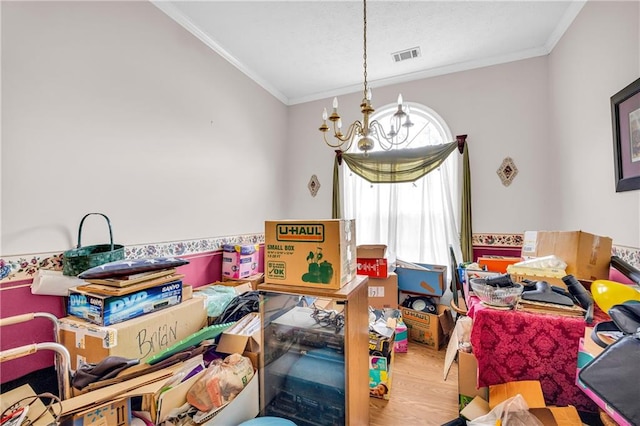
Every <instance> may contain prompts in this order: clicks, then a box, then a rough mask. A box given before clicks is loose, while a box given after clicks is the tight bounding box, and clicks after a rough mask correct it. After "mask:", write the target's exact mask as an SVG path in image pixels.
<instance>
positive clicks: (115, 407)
mask: <svg viewBox="0 0 640 426" xmlns="http://www.w3.org/2000/svg"><path fill="white" fill-rule="evenodd" d="M130 424H131V399H130V398H121V399H117V400H115V401H109V402H105V403H104V404H102V405H99V406H98V407H92V408H90V409H88V410H85V411H81V412H79V413H76V414H74V415H73V416H72V417H71V418H70V419H69V420H66V421H64V422H63V423H62V425H63V426H99V425H104V426H107V425H109V426H112V425H113V426H128V425H130Z"/></svg>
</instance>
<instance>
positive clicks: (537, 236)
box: [522, 231, 613, 281]
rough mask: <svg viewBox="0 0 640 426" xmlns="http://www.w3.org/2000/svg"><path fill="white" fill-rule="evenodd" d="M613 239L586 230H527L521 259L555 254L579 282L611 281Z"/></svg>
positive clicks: (568, 272) (569, 273)
mask: <svg viewBox="0 0 640 426" xmlns="http://www.w3.org/2000/svg"><path fill="white" fill-rule="evenodd" d="M612 243H613V242H612V240H611V238H609V237H601V236H598V235H593V234H589V233H587V232H583V231H568V232H562V231H527V232H525V233H524V243H523V246H522V257H523V258H525V259H530V258H534V257H542V256H548V255H552V254H553V255H556V256H557V257H559V258H560V259H562V260H564V261H565V262H566V264H567V268H566V272H567V274H568V275H573V276H574V277H576V278H578V279H583V280H591V281H593V280H597V279H608V278H609V268H610V263H611V246H612Z"/></svg>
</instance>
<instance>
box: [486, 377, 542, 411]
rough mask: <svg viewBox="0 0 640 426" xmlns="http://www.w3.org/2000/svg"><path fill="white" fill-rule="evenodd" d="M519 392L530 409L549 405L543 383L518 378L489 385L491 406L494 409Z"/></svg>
mask: <svg viewBox="0 0 640 426" xmlns="http://www.w3.org/2000/svg"><path fill="white" fill-rule="evenodd" d="M518 394H520V395H522V397H523V398H524V400H525V401H526V402H527V406H528V407H529V409H531V408H544V407H546V406H547V405H546V404H545V402H544V396H543V394H542V385H541V384H540V382H539V381H538V380H517V381H514V382H507V383H501V384H499V385H493V386H489V408H491V409H492V410H493V408H494V407H495V406H496V405H498V404H500V403H501V402H502V401H506V400H507V399H509V398H511V397H513V396H516V395H518Z"/></svg>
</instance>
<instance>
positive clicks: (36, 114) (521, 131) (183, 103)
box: [0, 1, 640, 255]
mask: <svg viewBox="0 0 640 426" xmlns="http://www.w3.org/2000/svg"><path fill="white" fill-rule="evenodd" d="M0 4H1V17H2V28H1V29H2V32H1V36H2V58H1V59H2V76H1V77H2V81H1V84H2V122H1V124H2V132H1V134H2V146H1V148H2V152H1V154H2V157H1V161H2V163H1V164H2V171H1V174H0V180H1V184H2V194H1V199H0V203H1V205H0V207H1V211H0V215H1V216H0V217H1V218H2V223H1V234H0V249H1V251H0V253H1V254H2V255H15V254H20V253H37V252H50V251H59V250H64V249H67V248H70V247H71V246H72V245H73V244H75V240H76V238H77V226H78V223H79V220H80V218H81V217H82V216H83V215H84V214H85V213H87V212H90V211H103V212H105V213H107V214H108V215H109V216H110V217H111V220H112V223H113V226H114V234H115V239H116V242H118V243H122V244H144V243H147V242H158V241H174V240H185V239H193V238H202V237H211V236H224V235H236V234H243V233H254V232H261V231H262V230H263V221H264V220H265V219H276V218H285V217H289V218H326V217H329V216H330V214H331V207H330V206H331V183H332V182H331V180H332V167H333V152H332V151H331V150H330V149H329V148H327V147H326V146H325V145H324V143H323V142H322V140H321V135H320V133H319V132H318V131H317V127H318V126H319V124H320V114H321V111H322V108H323V107H328V106H330V103H331V100H330V99H326V100H323V101H316V102H309V103H306V104H300V105H296V106H292V107H290V108H288V109H287V107H285V106H284V105H283V104H281V103H280V102H279V101H277V100H276V99H274V98H273V97H272V96H271V95H269V94H268V93H267V92H266V91H264V90H263V89H261V88H260V87H259V86H258V85H256V84H255V83H254V82H252V81H251V80H249V79H248V78H247V77H246V76H245V75H244V74H242V73H241V72H240V71H238V70H237V69H235V68H234V67H233V66H232V65H230V64H228V63H227V62H226V61H225V60H224V59H222V58H221V57H220V56H218V55H217V54H215V53H213V52H212V51H211V50H210V49H209V48H207V47H206V46H204V45H203V44H202V43H201V42H200V41H198V40H197V39H196V38H195V37H193V36H192V35H191V34H189V33H188V32H187V31H186V30H185V29H183V28H182V27H180V26H179V25H178V24H177V23H175V22H173V21H172V20H171V19H170V18H168V17H167V16H166V15H165V14H164V13H163V12H161V11H160V10H159V9H158V8H156V7H155V6H153V5H152V4H150V3H146V2H64V3H59V2H2V3H0ZM639 7H640V6H639V4H638V2H599V1H598V2H594V1H590V2H588V3H587V4H586V5H585V7H584V8H583V10H582V11H581V12H580V14H579V15H578V17H577V18H576V20H575V21H574V23H573V24H572V25H571V27H570V28H569V30H568V31H567V33H566V34H565V35H564V37H563V38H562V39H561V40H560V42H559V43H558V45H557V46H556V48H555V50H554V51H553V52H552V53H551V54H550V55H549V56H545V57H538V58H533V59H528V60H523V61H517V62H512V63H508V64H503V65H497V66H492V67H487V68H480V69H475V70H470V71H465V72H459V73H454V74H449V75H445V76H439V77H434V78H428V79H423V80H419V81H415V82H411V83H404V84H399V85H394V86H388V87H375V86H374V87H373V91H374V93H373V94H374V98H373V102H374V105H375V106H377V107H382V106H383V105H385V104H388V103H393V102H394V100H395V97H396V96H397V93H398V92H402V93H403V95H404V97H405V99H406V100H408V101H412V102H419V103H422V104H425V105H427V106H429V107H430V108H433V109H434V110H435V111H436V112H438V113H439V114H440V115H441V116H442V117H443V118H444V119H445V120H446V121H447V123H448V124H449V126H450V128H451V131H452V133H453V134H454V135H456V134H463V133H466V134H468V135H469V139H468V141H469V149H470V152H471V168H472V180H473V182H472V191H473V229H474V231H475V232H480V233H482V232H489V233H490V232H503V233H512V232H523V231H525V230H529V229H577V228H580V229H583V230H586V231H589V232H594V233H598V234H605V235H609V236H611V237H613V239H614V243H615V244H622V245H629V246H634V247H638V246H640V231H639V227H640V224H639V223H638V222H639V220H640V219H638V218H639V217H640V214H639V211H638V210H639V209H640V192H638V191H632V192H627V193H620V194H616V193H615V192H614V186H613V184H614V178H613V151H612V140H611V124H610V112H609V97H610V96H611V95H612V94H614V93H615V92H617V91H618V90H619V89H621V88H622V87H624V86H625V85H627V84H628V83H630V82H631V81H633V80H634V79H636V78H637V77H638V76H639V75H640V59H639V58H638V55H639V53H638V52H639V51H640V33H639V30H638V26H639V24H638V22H639V21H640V11H639V10H638V9H639ZM360 98H361V93H359V92H358V93H354V94H351V95H347V96H341V99H340V101H341V110H342V111H343V113H344V114H345V117H344V122H345V123H348V122H351V121H353V120H355V119H358V118H360V117H359V108H358V105H359V102H360ZM283 129H284V130H283ZM507 156H510V157H512V158H513V159H514V161H515V163H516V166H517V167H518V170H519V174H518V176H517V177H516V178H515V180H514V182H513V183H512V185H511V186H509V187H504V186H502V184H501V182H500V180H499V178H498V176H497V174H496V170H497V168H498V167H499V165H500V164H501V162H502V160H503V159H504V158H505V157H507ZM313 174H316V175H317V176H318V178H319V180H320V183H321V185H322V186H321V188H320V191H319V193H318V195H317V196H316V197H315V198H314V197H311V195H310V194H309V191H308V189H307V184H308V182H309V179H310V178H311V175H313ZM611 217H614V219H612V220H607V219H605V218H611ZM102 226H103V225H101V224H94V225H91V226H89V227H88V228H87V229H85V231H84V232H83V243H84V244H92V243H96V242H104V237H105V231H104V229H103V228H102Z"/></svg>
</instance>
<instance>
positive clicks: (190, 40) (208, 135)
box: [0, 1, 287, 256]
mask: <svg viewBox="0 0 640 426" xmlns="http://www.w3.org/2000/svg"><path fill="white" fill-rule="evenodd" d="M2 89H3V91H2V173H1V176H2V177H1V178H2V198H1V207H2V233H1V238H0V241H1V244H2V246H1V247H2V252H1V253H2V255H5V256H6V255H12V254H22V253H41V252H54V251H62V250H66V249H69V248H71V247H72V246H73V245H75V242H76V240H77V232H78V225H79V222H80V219H81V218H82V216H83V215H84V214H85V213H88V212H92V211H101V212H104V213H106V214H107V215H108V216H109V217H110V218H111V222H112V225H113V228H114V238H115V240H116V243H120V244H125V245H130V244H144V243H149V242H160V241H175V240H187V239H197V238H203V237H213V236H225V235H237V234H244V233H254V232H263V230H264V219H265V217H281V216H283V215H284V210H285V206H284V203H283V202H282V199H283V197H284V193H283V191H282V187H283V184H284V181H285V173H286V168H285V167H284V163H283V160H282V158H283V152H284V151H285V143H286V128H287V109H286V106H284V105H283V104H282V103H281V102H279V101H278V100H276V99H275V98H273V97H272V96H271V95H270V94H268V92H266V91H265V90H263V89H262V88H261V87H259V86H258V85H257V84H255V83H254V82H253V81H251V80H250V79H249V78H247V77H246V76H245V75H244V74H242V73H241V72H240V71H238V70H237V69H236V68H234V67H233V66H232V65H230V64H229V63H228V62H226V61H225V60H224V59H222V58H221V57H220V56H219V55H217V54H215V53H213V52H212V51H211V50H210V49H209V48H208V47H206V46H205V45H204V44H202V43H201V42H200V41H199V40H197V39H196V38H195V37H194V36H193V35H191V34H190V33H189V32H188V31H186V30H185V29H184V28H182V27H181V26H180V25H178V24H177V23H175V22H174V21H172V20H171V19H170V18H169V17H167V16H166V15H165V14H164V13H163V12H162V11H160V10H159V9H158V8H157V7H155V6H153V4H151V3H148V2H138V1H136V2H3V3H2ZM283 129H284V130H283ZM82 237H83V238H82V240H83V241H82V243H83V245H87V244H92V243H104V242H106V240H107V239H108V238H107V237H108V234H107V231H106V225H104V222H103V223H100V219H95V223H93V222H87V223H85V227H84V230H83V234H82Z"/></svg>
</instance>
